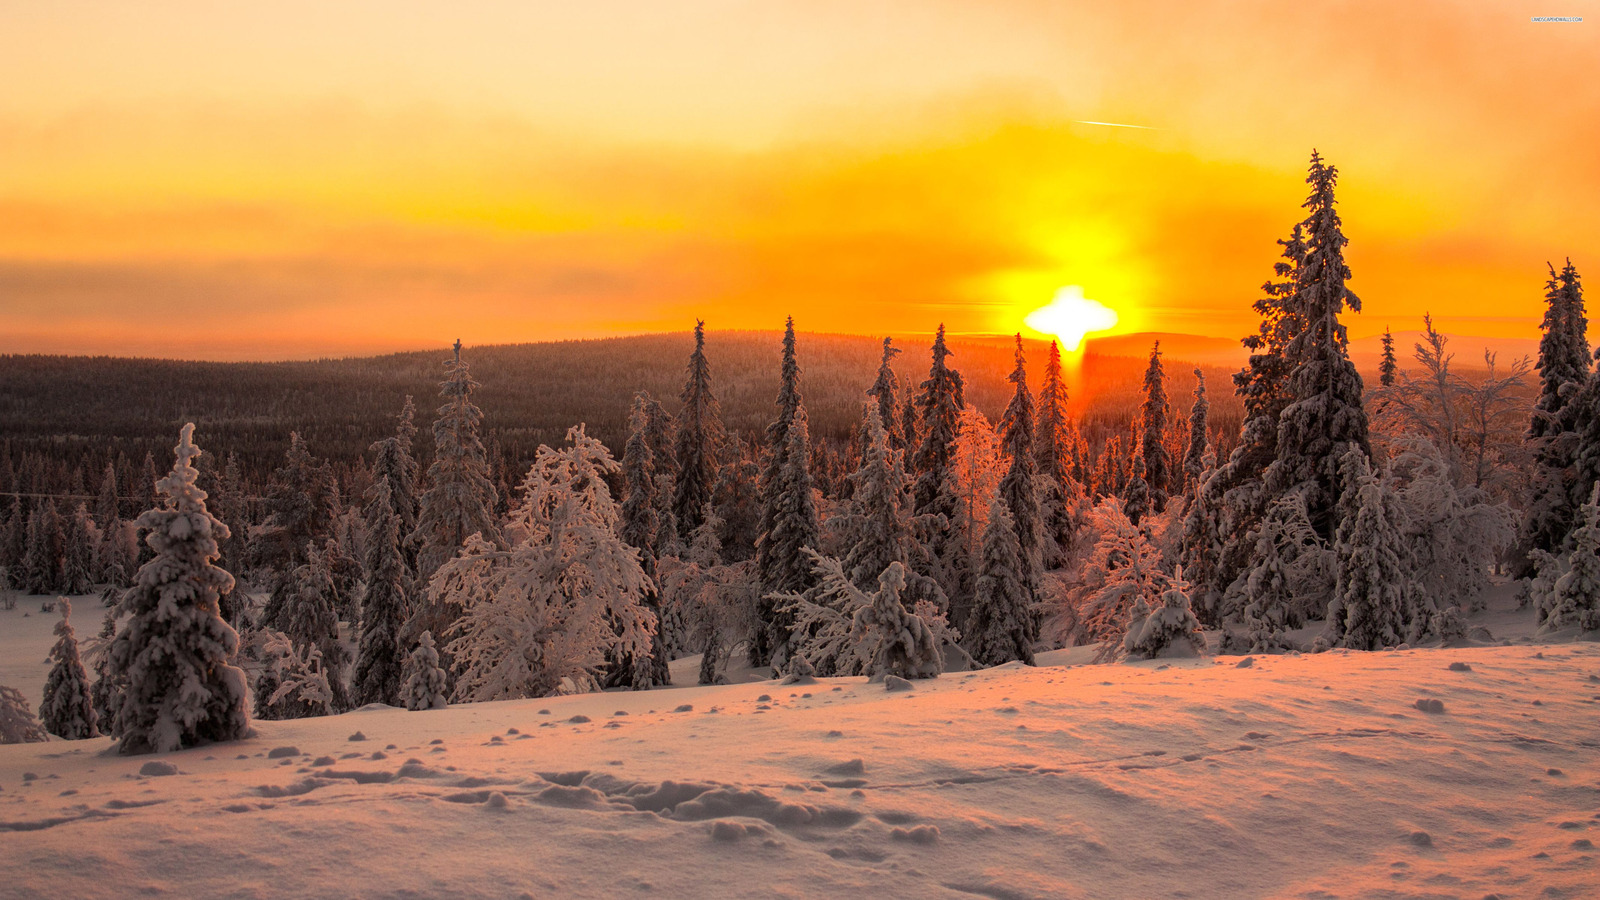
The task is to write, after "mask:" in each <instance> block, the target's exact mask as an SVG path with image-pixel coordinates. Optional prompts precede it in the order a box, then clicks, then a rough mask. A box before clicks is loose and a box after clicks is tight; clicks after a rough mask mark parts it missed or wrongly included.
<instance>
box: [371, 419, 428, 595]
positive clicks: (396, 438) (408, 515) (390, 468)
mask: <svg viewBox="0 0 1600 900" xmlns="http://www.w3.org/2000/svg"><path fill="white" fill-rule="evenodd" d="M413 415H415V407H414V406H413V405H412V404H411V398H410V397H407V398H406V405H405V409H404V411H403V412H401V414H400V424H399V425H398V426H397V427H396V429H395V431H396V433H395V434H393V435H391V436H389V437H386V438H384V439H383V440H381V441H375V442H373V444H372V445H371V446H370V447H368V448H367V449H368V450H370V451H372V454H373V455H372V484H373V486H376V485H378V484H379V483H382V484H383V485H384V486H385V487H387V488H388V489H389V510H390V512H392V513H394V515H395V518H396V523H397V528H398V530H399V534H400V541H401V548H400V549H401V553H402V554H403V558H404V560H405V568H406V572H407V573H410V572H411V571H412V568H413V564H414V562H415V556H414V554H413V553H411V552H409V551H408V545H407V542H406V538H407V537H409V536H410V535H411V534H412V533H413V532H415V531H416V527H417V503H418V500H417V475H418V470H419V467H418V465H417V461H416V459H415V458H414V457H413V456H412V455H411V449H410V447H411V439H412V438H411V436H412V435H414V434H415V433H416V430H417V426H416V425H414V424H412V421H411V419H412V416H413ZM372 497H373V494H372V489H371V488H368V491H367V495H366V496H365V497H363V498H362V499H363V500H365V501H366V504H367V508H369V509H370V508H371V506H372ZM378 524H379V523H377V522H374V521H373V520H372V518H371V516H368V517H367V519H366V526H367V530H368V532H369V533H370V532H371V530H372V529H373V528H374V527H377V526H378ZM369 549H370V548H369ZM411 549H414V548H411Z"/></svg>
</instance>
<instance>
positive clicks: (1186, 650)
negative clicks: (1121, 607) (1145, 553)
mask: <svg viewBox="0 0 1600 900" xmlns="http://www.w3.org/2000/svg"><path fill="white" fill-rule="evenodd" d="M1122 649H1123V652H1125V653H1127V654H1128V655H1129V656H1133V657H1140V658H1143V659H1156V658H1158V657H1162V656H1199V655H1201V654H1204V653H1205V652H1206V639H1205V635H1203V634H1201V633H1200V620H1199V619H1196V618H1195V615H1194V610H1193V609H1191V608H1190V606H1189V594H1188V590H1187V586H1186V585H1185V583H1184V581H1183V571H1182V570H1181V569H1180V570H1179V571H1178V572H1177V573H1176V574H1174V575H1173V577H1172V580H1171V581H1169V582H1168V583H1167V587H1166V590H1164V591H1162V592H1161V600H1160V603H1159V604H1158V605H1156V606H1155V607H1154V608H1151V606H1150V605H1149V604H1147V603H1146V602H1145V601H1144V598H1143V597H1140V598H1138V599H1136V600H1135V601H1134V606H1133V609H1132V610H1131V612H1130V613H1129V616H1128V631H1127V633H1126V634H1125V635H1124V636H1123V639H1122Z"/></svg>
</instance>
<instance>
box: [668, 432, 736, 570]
mask: <svg viewBox="0 0 1600 900" xmlns="http://www.w3.org/2000/svg"><path fill="white" fill-rule="evenodd" d="M727 446H728V454H727V457H728V458H727V460H726V462H724V463H723V465H722V469H721V470H720V471H719V472H718V473H717V489H716V490H715V491H714V492H713V493H712V498H713V499H712V502H713V504H714V505H715V506H716V511H717V520H718V521H719V522H720V523H721V524H720V525H719V526H718V533H717V536H718V544H719V546H718V554H719V555H720V556H721V557H722V559H724V560H725V561H727V562H729V563H736V562H743V561H745V560H748V559H751V558H752V557H754V556H755V554H756V536H757V535H758V534H760V533H761V532H760V524H761V464H760V447H759V444H758V442H756V441H748V442H747V441H744V440H739V439H735V440H732V441H730V442H729V443H728V445H727ZM690 540H691V542H692V541H693V536H692V535H691V536H690ZM657 543H660V541H659V540H658V541H657Z"/></svg>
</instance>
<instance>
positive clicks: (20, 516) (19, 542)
mask: <svg viewBox="0 0 1600 900" xmlns="http://www.w3.org/2000/svg"><path fill="white" fill-rule="evenodd" d="M30 518H31V517H30V516H29V515H28V511H27V509H26V508H25V507H24V506H23V505H22V495H21V494H20V493H18V494H15V495H13V496H12V498H11V512H10V513H9V514H7V516H6V526H5V530H4V532H0V567H4V568H5V570H6V571H7V572H8V573H10V580H11V586H12V587H13V588H16V589H20V588H22V587H23V583H24V580H25V579H24V577H23V572H24V570H23V560H24V559H25V558H27V555H28V546H29V543H28V526H29V524H30Z"/></svg>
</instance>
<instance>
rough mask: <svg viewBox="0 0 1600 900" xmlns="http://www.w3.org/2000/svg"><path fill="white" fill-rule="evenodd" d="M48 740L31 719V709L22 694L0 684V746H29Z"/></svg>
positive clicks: (41, 728) (35, 720)
mask: <svg viewBox="0 0 1600 900" xmlns="http://www.w3.org/2000/svg"><path fill="white" fill-rule="evenodd" d="M48 740H50V735H48V734H46V733H45V730H44V728H43V727H41V726H40V725H39V720H38V719H35V718H34V717H33V708H32V707H30V706H29V705H28V698H27V697H24V696H22V692H21V691H19V690H17V689H16V688H14V687H10V686H9V685H4V684H0V744H30V743H37V742H39V741H48Z"/></svg>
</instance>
